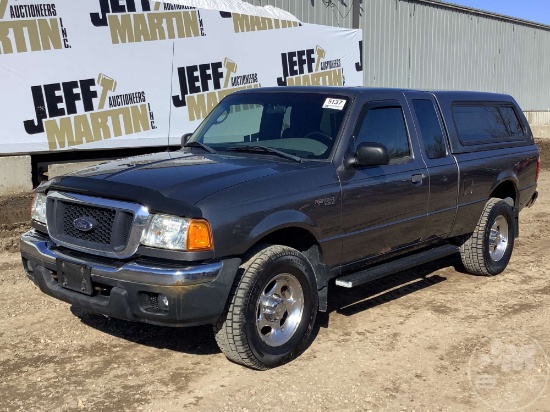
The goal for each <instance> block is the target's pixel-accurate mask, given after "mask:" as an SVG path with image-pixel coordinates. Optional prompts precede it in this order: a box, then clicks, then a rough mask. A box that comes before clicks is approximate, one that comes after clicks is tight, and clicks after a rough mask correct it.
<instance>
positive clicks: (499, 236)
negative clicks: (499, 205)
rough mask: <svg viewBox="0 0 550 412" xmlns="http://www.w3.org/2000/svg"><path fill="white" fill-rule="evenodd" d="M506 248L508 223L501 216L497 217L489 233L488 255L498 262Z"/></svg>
mask: <svg viewBox="0 0 550 412" xmlns="http://www.w3.org/2000/svg"><path fill="white" fill-rule="evenodd" d="M507 248H508V221H507V220H506V218H505V217H504V216H502V215H499V216H497V218H496V219H495V221H494V223H493V226H492V227H491V231H490V232H489V255H490V256H491V259H493V260H494V261H495V262H498V261H499V260H500V259H502V257H503V256H504V254H505V253H506V249H507Z"/></svg>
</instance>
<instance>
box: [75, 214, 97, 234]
mask: <svg viewBox="0 0 550 412" xmlns="http://www.w3.org/2000/svg"><path fill="white" fill-rule="evenodd" d="M94 223H95V222H94V221H93V220H92V219H90V218H86V217H79V218H77V219H75V220H73V226H74V227H75V228H77V229H78V230H80V231H81V232H89V231H90V230H92V229H93V228H94Z"/></svg>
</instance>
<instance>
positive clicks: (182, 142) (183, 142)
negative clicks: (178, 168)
mask: <svg viewBox="0 0 550 412" xmlns="http://www.w3.org/2000/svg"><path fill="white" fill-rule="evenodd" d="M192 135H193V133H185V134H184V135H183V136H182V137H181V147H182V148H184V147H185V145H186V144H187V141H188V140H189V138H190V137H191V136H192Z"/></svg>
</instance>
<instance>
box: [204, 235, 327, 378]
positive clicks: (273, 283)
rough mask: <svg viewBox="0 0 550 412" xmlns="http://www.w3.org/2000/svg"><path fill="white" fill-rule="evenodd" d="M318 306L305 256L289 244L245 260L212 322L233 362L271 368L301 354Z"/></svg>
mask: <svg viewBox="0 0 550 412" xmlns="http://www.w3.org/2000/svg"><path fill="white" fill-rule="evenodd" d="M317 310H318V295H317V288H316V282H315V276H314V274H313V270H312V268H311V265H310V264H309V262H308V261H307V260H306V258H305V257H304V255H302V254H301V253H300V252H298V251H297V250H296V249H292V248H290V247H287V246H266V247H263V248H261V249H260V250H257V251H256V252H253V253H252V256H251V257H250V258H249V259H248V260H247V261H246V262H244V263H243V264H242V266H241V268H240V270H239V275H238V276H237V278H236V279H235V283H234V284H233V288H232V290H231V294H230V295H229V299H228V303H227V307H226V309H225V311H224V313H223V314H222V316H220V318H219V320H218V322H217V323H216V324H215V325H214V333H215V335H216V342H217V343H218V346H219V347H220V349H221V351H222V352H223V353H224V355H225V356H226V357H227V358H228V359H229V360H231V361H233V362H236V363H239V364H241V365H244V366H247V367H249V368H252V369H257V370H265V369H269V368H273V367H276V366H279V365H282V364H284V363H286V362H289V361H290V360H292V359H294V358H296V357H297V356H299V355H300V354H301V353H302V351H303V350H304V349H305V346H306V344H307V342H308V339H309V337H310V335H311V331H312V329H313V325H314V323H315V317H316V315H317Z"/></svg>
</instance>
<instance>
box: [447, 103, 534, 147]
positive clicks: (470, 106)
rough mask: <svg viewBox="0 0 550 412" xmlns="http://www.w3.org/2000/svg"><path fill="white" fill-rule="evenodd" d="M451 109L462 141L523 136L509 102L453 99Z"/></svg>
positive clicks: (489, 140) (499, 140) (464, 142)
mask: <svg viewBox="0 0 550 412" xmlns="http://www.w3.org/2000/svg"><path fill="white" fill-rule="evenodd" d="M452 110H453V120H454V123H455V127H456V131H457V134H458V138H459V139H460V141H461V142H462V144H464V145H472V144H486V143H497V142H506V141H510V140H518V139H521V140H523V139H524V136H525V131H524V130H523V127H522V125H521V121H520V120H519V118H518V116H517V113H516V111H515V110H514V107H513V106H511V105H509V104H498V103H497V104H495V103H493V104H491V103H464V104H463V103H459V104H456V103H455V104H454V105H453V109H452Z"/></svg>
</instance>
